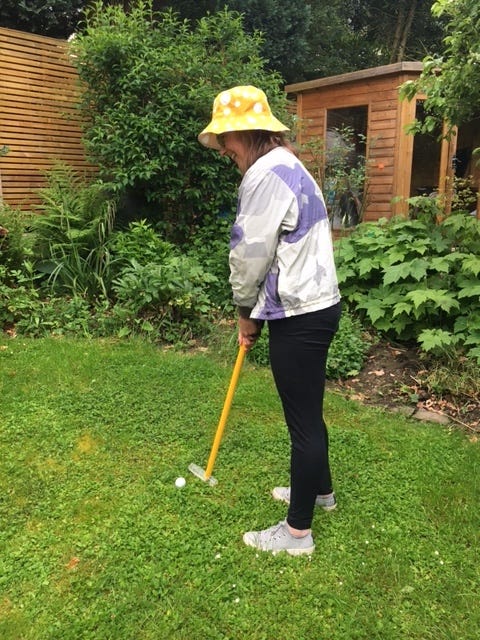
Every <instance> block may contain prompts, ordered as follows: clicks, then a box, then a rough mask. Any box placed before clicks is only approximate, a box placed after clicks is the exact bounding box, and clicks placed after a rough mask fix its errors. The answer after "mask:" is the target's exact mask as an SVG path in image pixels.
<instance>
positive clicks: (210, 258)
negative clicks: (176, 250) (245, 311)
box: [185, 213, 234, 314]
mask: <svg viewBox="0 0 480 640" xmlns="http://www.w3.org/2000/svg"><path fill="white" fill-rule="evenodd" d="M232 223H233V216H231V215H228V213H225V214H224V215H221V216H218V215H209V216H205V218H204V219H203V222H202V226H201V227H199V228H197V230H196V232H195V234H194V235H193V236H192V238H191V240H190V242H189V243H188V245H186V247H185V248H186V250H187V251H188V255H190V256H192V257H193V258H194V259H196V260H198V262H199V263H200V264H201V265H202V266H203V267H204V269H205V270H206V271H208V272H209V273H211V274H212V275H214V276H215V279H214V280H212V281H211V282H209V283H207V284H208V287H207V290H206V291H207V293H208V296H209V298H210V299H211V301H212V303H213V304H214V305H215V306H216V307H217V308H218V309H219V310H221V311H222V312H223V313H225V314H231V313H233V310H234V305H233V298H232V289H231V287H230V283H229V277H230V267H229V263H228V255H229V251H230V230H231V226H232Z"/></svg>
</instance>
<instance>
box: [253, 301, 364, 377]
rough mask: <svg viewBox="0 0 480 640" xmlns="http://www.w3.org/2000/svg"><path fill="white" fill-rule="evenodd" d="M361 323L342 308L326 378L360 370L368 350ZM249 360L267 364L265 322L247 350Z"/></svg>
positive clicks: (329, 356) (349, 374)
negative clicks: (254, 342)
mask: <svg viewBox="0 0 480 640" xmlns="http://www.w3.org/2000/svg"><path fill="white" fill-rule="evenodd" d="M368 347H369V342H368V340H366V339H365V336H364V334H363V331H362V327H361V324H360V323H359V322H358V320H356V319H355V318H354V317H353V316H352V315H351V314H350V313H349V311H348V310H347V309H345V308H344V309H343V311H342V316H341V318H340V325H339V327H338V331H337V333H336V334H335V337H334V339H333V341H332V344H331V345H330V349H329V352H328V360H327V379H329V380H338V379H345V378H351V377H353V376H356V375H357V374H358V373H359V371H360V370H361V368H362V366H363V363H364V361H365V355H366V353H367V351H368ZM248 357H249V359H250V361H252V362H254V363H255V364H258V365H260V366H268V365H269V364H270V357H269V353H268V325H267V324H265V325H264V327H263V330H262V334H261V336H260V338H259V339H258V340H257V342H256V344H255V346H254V347H253V349H252V350H251V351H250V352H249V354H248Z"/></svg>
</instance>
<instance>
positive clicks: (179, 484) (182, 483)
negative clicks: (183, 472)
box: [175, 478, 187, 489]
mask: <svg viewBox="0 0 480 640" xmlns="http://www.w3.org/2000/svg"><path fill="white" fill-rule="evenodd" d="M186 484H187V481H186V480H185V478H177V479H176V480H175V486H176V487H177V489H181V488H182V487H184V486H185V485H186Z"/></svg>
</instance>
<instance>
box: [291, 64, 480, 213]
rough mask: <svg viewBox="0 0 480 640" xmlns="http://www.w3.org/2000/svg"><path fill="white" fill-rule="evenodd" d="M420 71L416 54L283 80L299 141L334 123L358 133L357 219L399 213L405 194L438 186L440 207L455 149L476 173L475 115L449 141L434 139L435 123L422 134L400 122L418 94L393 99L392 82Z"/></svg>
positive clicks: (413, 114)
mask: <svg viewBox="0 0 480 640" xmlns="http://www.w3.org/2000/svg"><path fill="white" fill-rule="evenodd" d="M421 71H422V63H421V62H399V63H396V64H390V65H385V66H381V67H376V68H373V69H365V70H362V71H354V72H351V73H345V74H342V75H337V76H332V77H328V78H320V79H318V80H311V81H308V82H300V83H298V84H291V85H287V87H286V88H285V90H286V92H287V93H288V94H289V96H290V97H291V98H294V99H295V100H296V115H297V117H298V120H299V122H300V123H301V126H300V127H299V131H298V138H299V140H298V142H299V144H300V145H304V144H305V143H306V142H308V141H312V140H315V139H318V140H320V141H322V140H323V141H324V144H325V145H327V143H328V136H329V135H330V134H331V132H332V131H335V130H338V128H339V127H342V126H349V127H351V128H352V129H354V130H355V133H356V134H359V135H360V137H361V138H362V139H363V140H364V141H365V142H364V149H363V150H362V152H363V154H364V155H365V156H366V158H367V160H366V172H367V179H366V188H365V192H364V194H363V197H364V211H363V220H365V221H376V220H378V219H380V218H383V217H386V218H389V217H391V216H392V215H401V214H406V212H407V210H408V205H407V203H406V199H407V198H409V197H411V196H415V195H423V194H429V193H440V194H444V195H445V202H446V205H447V208H448V202H449V198H450V197H451V185H452V177H453V172H454V168H455V165H456V154H457V153H458V152H459V151H461V156H462V162H463V164H464V166H463V168H462V171H463V172H464V173H465V175H467V174H469V173H471V174H476V175H475V179H476V180H477V185H478V178H479V171H478V169H476V168H475V166H474V163H473V162H472V158H471V155H472V151H473V149H474V148H475V147H479V146H480V123H479V122H478V121H477V122H474V123H471V125H469V126H467V127H465V128H463V129H462V130H460V131H459V132H457V135H456V136H454V137H453V138H452V139H451V140H450V141H446V140H443V141H442V142H439V141H438V139H437V135H438V134H439V133H441V132H440V131H438V132H435V135H430V136H428V135H425V134H422V135H415V136H413V135H411V134H408V133H406V131H405V128H406V126H407V125H408V124H410V123H411V122H412V121H413V120H414V119H415V118H421V117H422V104H423V101H424V99H425V96H423V95H418V96H417V98H416V99H414V100H411V101H407V100H400V99H399V87H400V85H402V84H403V83H404V82H406V81H408V80H415V79H417V78H418V77H419V75H420V73H421ZM327 147H328V145H327ZM456 168H457V171H458V170H459V166H458V163H457V166H456ZM477 212H478V206H477Z"/></svg>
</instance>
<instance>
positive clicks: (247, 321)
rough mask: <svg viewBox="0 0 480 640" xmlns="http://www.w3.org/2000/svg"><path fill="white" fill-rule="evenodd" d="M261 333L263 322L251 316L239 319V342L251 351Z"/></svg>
mask: <svg viewBox="0 0 480 640" xmlns="http://www.w3.org/2000/svg"><path fill="white" fill-rule="evenodd" d="M261 333H262V323H260V322H257V320H252V319H251V318H239V319H238V344H239V345H243V346H244V347H245V349H246V350H247V351H250V349H251V348H252V347H253V345H254V344H255V342H256V341H257V340H258V338H259V337H260V334H261Z"/></svg>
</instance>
